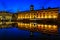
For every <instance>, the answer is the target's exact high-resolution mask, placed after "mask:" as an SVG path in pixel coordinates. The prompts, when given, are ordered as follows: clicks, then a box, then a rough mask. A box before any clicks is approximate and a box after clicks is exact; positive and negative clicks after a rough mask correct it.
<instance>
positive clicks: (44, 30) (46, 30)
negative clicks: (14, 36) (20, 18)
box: [18, 23, 58, 34]
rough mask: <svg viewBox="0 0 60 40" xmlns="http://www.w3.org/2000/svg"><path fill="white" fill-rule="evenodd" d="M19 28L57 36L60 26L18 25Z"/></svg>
mask: <svg viewBox="0 0 60 40" xmlns="http://www.w3.org/2000/svg"><path fill="white" fill-rule="evenodd" d="M18 28H20V29H23V30H29V31H33V32H34V31H37V32H42V33H48V34H56V33H57V32H58V26H57V25H53V24H52V25H50V24H37V23H18Z"/></svg>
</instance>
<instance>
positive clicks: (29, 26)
mask: <svg viewBox="0 0 60 40" xmlns="http://www.w3.org/2000/svg"><path fill="white" fill-rule="evenodd" d="M15 25H16V26H12V27H10V28H2V29H0V38H7V39H8V38H14V39H15V38H17V39H18V38H46V39H48V38H50V39H53V38H60V25H59V24H52V23H50V24H46V23H32V22H31V23H23V22H17V24H15Z"/></svg>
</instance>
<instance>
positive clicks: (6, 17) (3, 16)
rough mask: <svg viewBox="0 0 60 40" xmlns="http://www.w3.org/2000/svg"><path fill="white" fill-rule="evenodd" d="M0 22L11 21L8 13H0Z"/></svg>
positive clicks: (10, 15)
mask: <svg viewBox="0 0 60 40" xmlns="http://www.w3.org/2000/svg"><path fill="white" fill-rule="evenodd" d="M0 20H8V21H11V20H12V14H11V13H9V12H5V11H1V12H0Z"/></svg>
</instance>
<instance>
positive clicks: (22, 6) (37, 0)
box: [0, 0, 60, 12]
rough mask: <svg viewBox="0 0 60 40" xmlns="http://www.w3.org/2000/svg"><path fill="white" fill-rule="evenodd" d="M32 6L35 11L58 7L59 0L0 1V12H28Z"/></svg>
mask: <svg viewBox="0 0 60 40" xmlns="http://www.w3.org/2000/svg"><path fill="white" fill-rule="evenodd" d="M31 4H33V5H34V8H35V10H37V9H41V8H42V7H44V8H48V7H52V8H54V7H60V0H0V10H6V11H10V12H17V11H18V10H20V11H26V10H29V7H30V5H31Z"/></svg>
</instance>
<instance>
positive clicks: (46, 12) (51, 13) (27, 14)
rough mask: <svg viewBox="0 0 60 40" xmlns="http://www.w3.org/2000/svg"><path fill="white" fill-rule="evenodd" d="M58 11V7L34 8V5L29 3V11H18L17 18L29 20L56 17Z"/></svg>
mask: <svg viewBox="0 0 60 40" xmlns="http://www.w3.org/2000/svg"><path fill="white" fill-rule="evenodd" d="M58 13H59V9H58V8H48V9H41V10H34V6H33V5H31V7H30V11H24V12H18V18H17V20H21V19H29V20H33V19H36V20H37V19H39V20H41V19H57V18H58Z"/></svg>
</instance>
